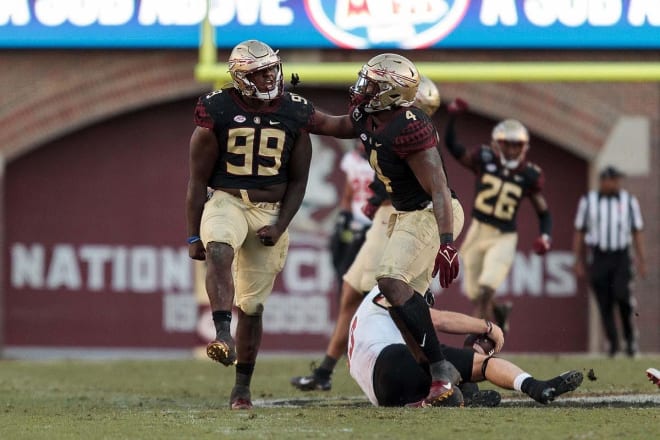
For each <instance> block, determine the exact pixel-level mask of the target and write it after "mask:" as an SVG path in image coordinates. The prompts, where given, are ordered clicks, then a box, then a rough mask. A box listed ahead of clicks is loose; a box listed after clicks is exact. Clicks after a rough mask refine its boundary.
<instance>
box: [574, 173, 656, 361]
mask: <svg viewBox="0 0 660 440" xmlns="http://www.w3.org/2000/svg"><path fill="white" fill-rule="evenodd" d="M622 177H623V174H622V173H621V172H620V171H619V170H617V169H616V168H614V167H612V166H608V167H607V168H605V169H603V170H602V171H601V173H600V179H599V188H598V191H590V192H588V193H587V194H586V195H584V196H582V198H581V199H580V202H579V204H578V209H577V213H576V215H575V235H574V239H573V252H574V253H575V274H576V275H577V276H578V277H583V276H584V275H585V260H586V262H587V263H588V265H587V268H588V272H589V273H588V276H589V282H590V283H591V287H592V289H593V291H594V294H595V295H596V300H597V302H598V308H599V310H600V316H601V319H602V321H603V327H604V329H605V334H606V336H607V339H608V341H609V343H610V347H609V355H610V356H614V355H615V354H616V353H617V351H619V337H618V334H617V329H616V325H615V322H614V308H615V306H618V308H619V313H620V315H621V324H622V327H623V335H624V336H625V338H626V353H627V355H628V356H631V357H632V356H635V354H636V353H637V341H636V332H635V329H634V326H633V322H632V314H633V298H632V296H631V293H630V283H631V280H632V276H633V272H632V267H631V266H632V265H631V260H630V253H629V248H630V245H631V244H632V245H633V247H634V250H635V256H636V258H635V262H636V266H637V271H638V274H639V275H640V276H641V277H642V278H644V277H645V276H646V263H645V260H644V248H643V237H642V227H643V221H642V214H641V212H640V210H639V203H638V202H637V199H636V198H635V196H633V195H632V194H630V193H629V192H628V191H626V190H624V189H622V188H621V178H622ZM585 245H586V246H585ZM585 248H586V252H585Z"/></svg>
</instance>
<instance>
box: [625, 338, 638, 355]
mask: <svg viewBox="0 0 660 440" xmlns="http://www.w3.org/2000/svg"><path fill="white" fill-rule="evenodd" d="M638 352H639V347H638V346H637V341H634V340H633V341H628V343H627V345H626V354H627V355H628V357H631V358H634V357H636V356H637V353H638Z"/></svg>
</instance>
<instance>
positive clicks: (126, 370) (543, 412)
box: [0, 356, 660, 440]
mask: <svg viewBox="0 0 660 440" xmlns="http://www.w3.org/2000/svg"><path fill="white" fill-rule="evenodd" d="M510 359H512V360H513V361H515V362H516V363H518V364H519V365H520V366H521V367H523V368H524V369H526V370H528V371H529V372H530V373H532V374H534V375H535V376H537V377H539V378H547V377H550V376H554V375H556V374H557V373H559V372H562V371H565V370H567V369H570V368H573V369H579V370H582V371H584V372H585V374H586V373H587V371H588V370H589V369H593V370H594V372H595V374H596V377H597V380H595V381H589V380H586V379H585V382H584V384H583V385H582V387H580V388H579V389H578V390H577V391H576V392H575V393H574V394H580V395H602V394H615V393H616V394H620V393H645V394H653V393H658V392H659V391H657V390H656V387H654V386H653V385H652V384H651V383H650V382H649V381H648V380H647V379H646V377H645V375H644V370H645V369H646V368H648V367H651V366H655V367H657V366H659V365H660V356H653V357H642V358H640V359H635V360H630V359H625V358H621V359H613V360H609V359H598V358H589V357H574V356H561V357H558V356H529V357H520V356H512V357H510ZM310 360H311V359H310ZM308 363H309V360H308V359H301V358H291V359H281V358H278V359H262V360H261V361H260V362H259V364H258V365H257V370H256V372H255V377H254V380H253V384H252V390H253V399H255V400H256V399H261V400H262V402H261V403H262V405H263V404H269V405H272V402H273V401H278V402H279V401H281V402H286V401H287V400H293V399H299V398H305V399H314V400H312V401H311V402H309V404H307V405H305V406H297V407H281V406H280V407H271V406H269V407H263V406H262V407H257V408H255V409H254V410H253V411H249V412H235V411H234V412H231V411H229V410H228V405H227V401H228V394H229V391H230V388H231V384H232V382H233V371H232V369H231V368H225V367H222V366H219V365H217V364H213V363H212V362H210V361H205V360H203V361H193V360H190V361H183V360H182V361H113V362H108V361H96V362H92V361H43V362H26V361H0V439H41V438H49V439H68V438H71V439H81V438H82V439H103V438H125V439H134V438H149V439H152V438H153V439H170V438H171V439H185V438H190V439H193V438H194V439H202V438H248V439H251V438H264V439H280V438H301V439H303V438H304V439H316V438H332V439H335V438H338V439H360V438H373V439H376V438H378V439H390V438H391V439H400V438H419V439H421V438H438V439H441V438H442V439H448V440H449V439H451V440H456V439H461V438H475V439H482V438H484V439H486V438H487V439H488V440H498V439H515V438H525V439H610V438H611V439H615V438H618V439H621V440H632V439H653V438H660V408H658V407H657V406H656V407H652V408H648V407H647V408H633V407H624V408H621V407H617V408H614V407H599V408H590V407H579V406H572V407H560V406H559V405H554V406H553V405H550V406H547V407H542V406H540V405H536V404H534V405H527V406H524V407H510V406H509V407H501V408H494V409H488V410H486V409H477V408H471V409H470V408H465V409H446V408H429V409H422V410H412V409H388V408H373V407H371V406H369V405H367V404H366V403H365V402H366V400H365V399H362V398H359V396H360V395H361V393H360V390H359V389H358V387H357V386H356V385H355V384H354V383H353V381H352V380H351V379H350V377H349V376H348V372H347V370H346V366H345V364H344V363H343V362H342V363H341V365H339V367H338V369H337V372H336V374H335V375H334V383H333V389H332V391H330V392H312V393H304V394H303V393H301V392H298V391H297V390H295V389H293V388H292V387H291V386H290V385H289V383H288V381H289V377H290V376H291V375H293V374H303V373H306V372H308V371H309V366H308ZM503 396H504V397H514V396H519V394H518V393H515V392H509V391H504V392H503ZM325 398H327V400H322V399H325ZM294 403H295V402H294Z"/></svg>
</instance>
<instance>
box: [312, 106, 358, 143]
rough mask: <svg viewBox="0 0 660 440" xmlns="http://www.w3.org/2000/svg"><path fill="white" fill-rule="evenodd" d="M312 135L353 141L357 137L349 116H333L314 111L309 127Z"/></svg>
mask: <svg viewBox="0 0 660 440" xmlns="http://www.w3.org/2000/svg"><path fill="white" fill-rule="evenodd" d="M309 132H310V133H312V134H320V135H324V136H334V137H336V138H339V139H353V138H355V137H357V136H356V135H355V131H354V129H353V124H352V123H351V118H350V116H349V115H339V116H333V115H329V114H327V113H323V112H320V111H318V110H316V111H315V112H314V116H313V120H312V123H311V125H310V127H309Z"/></svg>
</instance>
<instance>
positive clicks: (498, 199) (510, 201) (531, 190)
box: [472, 146, 544, 232]
mask: <svg viewBox="0 0 660 440" xmlns="http://www.w3.org/2000/svg"><path fill="white" fill-rule="evenodd" d="M472 164H473V171H474V172H475V173H476V174H477V187H476V197H475V200H474V209H473V210H472V216H473V217H474V218H476V219H477V220H479V221H481V222H484V223H488V224H490V225H492V226H494V227H496V228H497V229H499V230H500V231H502V232H515V230H516V215H517V213H518V208H519V207H520V201H521V200H522V198H523V197H529V196H532V195H534V194H536V193H538V192H540V191H541V189H542V188H543V181H544V178H543V171H541V168H539V167H538V166H537V165H535V164H533V163H531V162H529V161H523V162H522V163H521V164H520V165H519V166H518V167H517V168H515V169H508V168H506V167H505V166H504V165H502V163H501V162H500V159H499V157H498V156H497V155H496V154H495V152H494V151H493V149H492V148H490V147H487V146H482V147H480V148H478V149H477V150H475V151H474V152H473V153H472Z"/></svg>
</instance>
